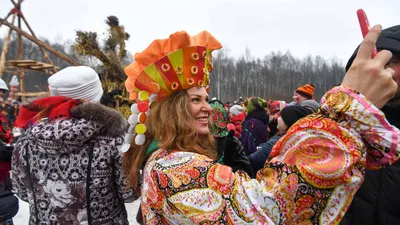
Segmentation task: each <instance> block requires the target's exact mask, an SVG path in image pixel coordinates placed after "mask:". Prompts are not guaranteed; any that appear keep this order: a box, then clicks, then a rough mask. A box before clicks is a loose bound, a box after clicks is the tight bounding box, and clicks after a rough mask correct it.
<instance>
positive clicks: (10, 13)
mask: <svg viewBox="0 0 400 225" xmlns="http://www.w3.org/2000/svg"><path fill="white" fill-rule="evenodd" d="M23 1H24V0H22V1H21V2H18V4H15V2H14V1H13V0H11V2H12V3H13V4H14V6H15V7H16V8H17V6H19V5H20V4H21V3H22V2H23ZM12 14H13V13H12V11H10V12H8V14H7V16H6V17H5V18H4V19H5V20H7V19H8V17H10V16H11V15H12ZM1 25H3V23H2V22H0V27H1Z"/></svg>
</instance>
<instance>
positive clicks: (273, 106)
mask: <svg viewBox="0 0 400 225" xmlns="http://www.w3.org/2000/svg"><path fill="white" fill-rule="evenodd" d="M268 104H269V111H270V113H271V114H275V113H278V112H279V111H280V106H281V103H280V102H279V101H272V100H270V101H268Z"/></svg>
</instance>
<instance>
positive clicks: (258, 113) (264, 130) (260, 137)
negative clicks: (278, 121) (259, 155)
mask: <svg viewBox="0 0 400 225" xmlns="http://www.w3.org/2000/svg"><path fill="white" fill-rule="evenodd" d="M268 123H269V116H268V114H267V112H266V111H265V110H263V109H259V110H255V111H252V112H250V113H248V114H247V116H246V120H245V121H244V122H243V124H242V135H241V137H240V141H241V142H242V144H243V147H244V149H245V152H246V155H250V154H251V153H253V152H255V151H256V150H257V146H259V145H260V144H262V143H265V142H266V141H267V140H268Z"/></svg>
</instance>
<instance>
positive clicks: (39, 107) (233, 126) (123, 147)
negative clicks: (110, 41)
mask: <svg viewBox="0 0 400 225" xmlns="http://www.w3.org/2000/svg"><path fill="white" fill-rule="evenodd" d="M399 40H400V26H395V27H391V28H388V29H385V30H383V31H382V28H381V27H380V26H375V27H373V28H372V29H371V31H370V32H369V34H368V35H367V36H366V37H365V39H364V41H363V42H362V43H361V45H360V46H359V47H358V48H357V49H356V51H355V53H354V55H353V56H352V57H351V58H350V60H349V62H348V65H347V67H346V71H347V72H346V74H344V77H343V81H342V83H341V84H340V85H338V86H336V87H332V89H331V90H328V91H327V92H326V93H325V95H324V96H323V97H322V99H321V100H320V101H316V100H315V99H314V86H313V85H312V84H311V83H312V81H310V83H309V84H304V85H302V86H300V87H298V88H297V89H296V90H293V101H292V102H290V103H286V102H284V101H279V100H272V99H264V98H263V97H265V96H249V97H247V98H245V99H243V98H242V97H239V99H238V100H237V101H234V102H233V103H229V102H227V103H225V104H224V103H223V102H222V101H220V100H219V99H217V98H212V99H211V98H210V96H209V94H208V87H209V85H212V83H210V79H209V76H212V72H211V71H212V69H213V62H212V52H213V51H216V50H218V49H220V48H221V47H222V46H221V44H220V42H219V41H218V40H217V39H216V38H215V37H213V36H212V35H211V34H210V33H208V32H207V31H202V32H200V33H199V34H197V35H195V36H190V35H189V34H188V33H186V32H184V31H180V32H176V33H173V34H171V35H170V37H169V38H167V39H157V40H155V41H153V42H152V43H151V44H150V45H149V47H148V48H147V49H145V50H144V51H143V52H140V53H137V54H136V55H135V60H134V62H133V63H132V64H130V65H129V66H128V67H126V68H125V73H126V75H127V80H126V82H125V85H126V89H127V90H128V92H129V94H130V99H132V100H134V101H135V102H136V103H135V104H133V105H132V107H131V112H132V114H131V115H130V116H129V118H128V119H125V118H124V117H123V116H122V115H121V114H120V113H119V112H118V111H116V110H114V109H112V105H111V107H110V105H107V106H105V105H102V104H100V103H101V102H102V99H104V96H108V93H103V89H102V85H101V82H100V79H99V76H98V74H97V73H96V72H95V71H94V70H93V69H91V68H89V67H86V66H74V67H67V68H65V69H63V70H60V71H59V72H57V73H55V74H54V75H52V76H51V77H50V78H49V79H48V84H49V90H50V96H49V97H45V98H41V99H37V100H34V101H32V102H30V103H29V104H25V105H22V106H21V107H18V106H15V110H14V111H13V112H12V113H11V114H13V115H14V116H15V118H14V120H9V119H7V117H6V116H5V114H0V119H1V122H2V126H1V127H0V138H1V141H2V143H1V144H2V148H1V152H0V200H1V201H0V224H1V225H5V224H7V225H8V224H12V217H13V216H14V215H15V214H16V213H17V211H18V199H17V198H16V197H15V196H14V194H15V195H17V196H18V198H19V199H21V200H22V201H26V202H28V203H29V206H30V218H29V221H27V224H31V225H34V224H60V225H63V224H90V225H97V224H102V225H106V224H109V225H116V224H121V225H126V224H129V222H128V214H127V211H126V208H125V205H124V203H127V202H133V201H135V200H139V201H140V208H139V211H138V212H137V217H136V220H137V222H138V223H140V224H341V225H348V224H399V223H400V216H399V215H400V214H399V213H398V212H399V208H398V207H397V205H398V202H400V195H399V194H398V193H397V191H396V190H397V188H398V187H399V185H400V172H399V171H398V169H397V168H398V166H399V165H400V164H398V162H396V161H397V160H398V158H399V156H400V145H399V144H400V142H399V140H400V131H399V128H400V123H399V118H400V117H399V115H400V114H399V113H400V91H399V90H400V88H399V86H398V85H399V84H400V41H399ZM374 48H377V49H378V51H379V53H378V54H377V55H376V56H375V57H374V58H371V53H372V52H373V49H374ZM7 91H8V88H7V86H6V87H5V88H2V89H0V93H2V94H5V93H6V92H7ZM6 115H9V114H6ZM10 118H11V117H10ZM10 126H13V127H15V128H18V129H20V130H21V131H22V132H21V135H20V136H19V137H18V140H17V141H16V142H15V143H14V144H12V145H10V144H11V143H13V142H14V141H13V140H14V137H13V132H11V128H10ZM9 171H11V175H10V173H9Z"/></svg>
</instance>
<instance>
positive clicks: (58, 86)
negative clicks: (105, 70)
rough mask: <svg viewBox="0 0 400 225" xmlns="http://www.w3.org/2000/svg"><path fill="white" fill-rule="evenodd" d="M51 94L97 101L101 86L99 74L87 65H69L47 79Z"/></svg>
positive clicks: (100, 94) (101, 92)
mask: <svg viewBox="0 0 400 225" xmlns="http://www.w3.org/2000/svg"><path fill="white" fill-rule="evenodd" d="M48 83H49V90H50V95H51V96H65V97H68V98H72V99H82V100H86V101H89V102H92V103H99V102H100V99H101V96H102V95H103V88H102V87H101V82H100V79H99V75H98V74H97V73H96V71H94V70H93V69H92V68H90V67H87V66H71V67H67V68H65V69H63V70H61V71H59V72H58V73H55V74H54V75H53V76H51V77H50V78H49V79H48Z"/></svg>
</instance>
